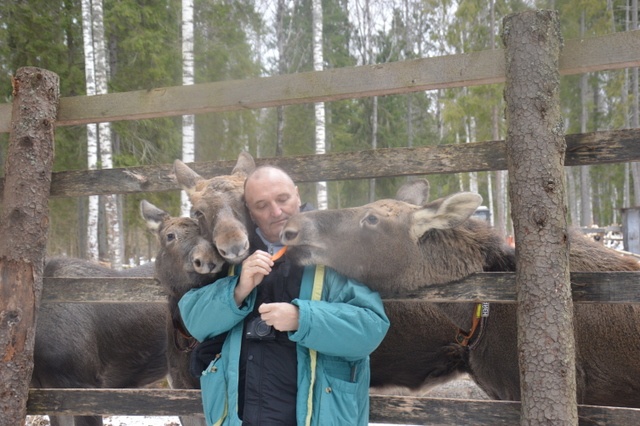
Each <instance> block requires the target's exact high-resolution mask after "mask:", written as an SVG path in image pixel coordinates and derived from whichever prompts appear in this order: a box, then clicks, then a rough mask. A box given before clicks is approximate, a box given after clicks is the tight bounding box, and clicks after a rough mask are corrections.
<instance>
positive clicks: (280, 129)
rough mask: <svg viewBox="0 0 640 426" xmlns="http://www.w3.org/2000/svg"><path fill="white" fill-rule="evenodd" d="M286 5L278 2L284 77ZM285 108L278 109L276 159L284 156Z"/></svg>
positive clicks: (279, 48) (278, 42)
mask: <svg viewBox="0 0 640 426" xmlns="http://www.w3.org/2000/svg"><path fill="white" fill-rule="evenodd" d="M285 9H286V5H285V0H278V5H277V8H276V48H277V51H278V74H280V75H282V74H284V73H285V72H286V66H285V52H284V45H285V39H286V37H285V32H284V13H285ZM283 145H284V107H283V106H278V107H276V152H275V156H276V157H281V156H282V155H283V154H284V147H283Z"/></svg>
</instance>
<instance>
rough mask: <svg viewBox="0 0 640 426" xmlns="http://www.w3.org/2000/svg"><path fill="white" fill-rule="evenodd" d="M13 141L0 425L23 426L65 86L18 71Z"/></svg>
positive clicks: (3, 219)
mask: <svg viewBox="0 0 640 426" xmlns="http://www.w3.org/2000/svg"><path fill="white" fill-rule="evenodd" d="M13 83H14V87H13V91H14V93H13V96H14V99H13V106H12V116H11V135H10V140H9V147H8V152H7V160H6V164H5V182H4V190H3V194H2V196H0V199H2V205H0V234H1V235H2V238H3V241H4V242H5V244H0V295H2V296H1V297H0V360H2V362H0V395H2V398H0V413H1V414H0V426H14V425H21V424H24V419H25V417H26V415H27V398H28V395H29V381H30V379H31V373H32V372H33V347H34V343H35V327H36V320H37V312H38V305H39V304H40V296H41V294H42V274H43V270H44V258H45V254H46V249H47V237H48V233H49V190H50V188H51V171H52V169H53V151H54V149H53V148H54V131H55V120H56V117H57V116H58V100H59V96H60V84H59V83H60V81H59V78H58V76H57V75H56V74H54V73H52V72H50V71H46V70H42V69H39V68H34V67H27V68H20V69H18V71H17V72H16V76H15V78H14V79H13Z"/></svg>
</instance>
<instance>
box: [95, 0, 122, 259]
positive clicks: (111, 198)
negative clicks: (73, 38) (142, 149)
mask: <svg viewBox="0 0 640 426" xmlns="http://www.w3.org/2000/svg"><path fill="white" fill-rule="evenodd" d="M91 18H92V24H93V25H92V27H93V48H94V59H95V73H96V94H97V95H104V94H106V93H108V90H107V81H108V74H109V72H108V64H107V49H106V46H105V45H106V43H105V40H104V13H103V7H102V0H91ZM98 143H99V146H100V166H101V168H102V169H112V168H113V148H112V146H111V124H110V123H99V124H98ZM103 199H104V207H105V222H106V226H107V242H108V250H109V260H110V262H111V267H112V268H114V269H122V264H123V261H122V251H123V249H124V243H123V240H122V233H121V231H120V229H121V224H120V215H119V214H118V210H119V209H118V197H117V196H116V195H115V194H108V195H104V196H103Z"/></svg>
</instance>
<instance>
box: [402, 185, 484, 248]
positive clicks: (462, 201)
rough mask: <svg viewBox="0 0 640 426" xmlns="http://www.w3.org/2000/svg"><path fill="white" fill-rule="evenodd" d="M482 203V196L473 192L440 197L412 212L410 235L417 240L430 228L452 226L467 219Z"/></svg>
mask: <svg viewBox="0 0 640 426" xmlns="http://www.w3.org/2000/svg"><path fill="white" fill-rule="evenodd" d="M480 204H482V196H480V194H476V193H473V192H458V193H456V194H453V195H450V196H449V197H445V198H441V199H439V200H436V201H433V202H431V203H429V204H425V205H424V206H423V207H422V208H421V209H419V210H416V211H415V212H414V213H413V217H412V224H411V236H412V238H414V240H415V241H418V240H419V239H420V237H422V236H423V235H424V234H425V232H427V231H429V230H431V229H449V228H454V227H456V226H458V225H460V224H461V223H463V222H464V221H466V220H467V219H469V217H470V216H471V215H472V214H473V213H474V212H475V211H476V209H477V208H478V206H480Z"/></svg>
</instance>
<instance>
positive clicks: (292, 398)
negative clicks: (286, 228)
mask: <svg viewBox="0 0 640 426" xmlns="http://www.w3.org/2000/svg"><path fill="white" fill-rule="evenodd" d="M256 240H257V241H256ZM252 246H253V247H254V248H255V249H260V250H266V246H265V245H264V243H263V242H262V240H260V238H259V237H258V236H257V235H256V236H255V240H254V241H252ZM302 271H303V267H301V266H298V265H293V264H292V263H291V262H290V261H289V260H288V259H287V256H286V254H285V255H284V256H283V257H282V258H280V259H279V260H277V261H276V263H275V265H274V267H273V269H272V271H271V273H270V274H269V275H267V276H266V277H265V278H264V279H263V280H262V282H261V283H260V285H259V286H258V287H257V289H256V290H257V298H256V304H255V308H254V310H253V312H252V313H251V314H250V315H248V316H247V318H246V319H245V322H244V324H245V337H244V339H243V341H242V349H241V352H240V383H239V389H238V398H239V401H238V404H239V415H240V418H241V419H242V420H243V425H247V426H250V425H255V426H271V425H274V426H275V425H279V426H280V425H292V426H294V425H295V424H296V393H297V352H296V344H295V343H294V342H292V341H290V340H289V337H288V333H287V332H280V331H275V330H274V332H275V338H272V339H268V340H261V339H248V338H247V337H246V331H247V328H248V326H247V325H248V323H249V322H250V321H253V320H254V318H256V317H259V315H260V314H259V313H258V307H259V306H260V304H262V303H273V302H291V301H292V300H293V299H295V298H297V297H298V296H299V294H300V284H301V281H302Z"/></svg>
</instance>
